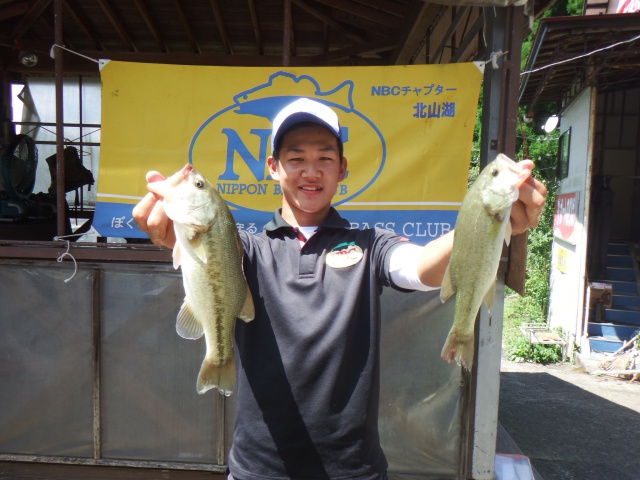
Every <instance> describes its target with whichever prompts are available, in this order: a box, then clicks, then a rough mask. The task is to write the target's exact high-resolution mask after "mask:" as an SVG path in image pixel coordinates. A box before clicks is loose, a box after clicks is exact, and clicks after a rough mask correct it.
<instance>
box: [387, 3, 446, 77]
mask: <svg viewBox="0 0 640 480" xmlns="http://www.w3.org/2000/svg"><path fill="white" fill-rule="evenodd" d="M446 8H447V7H445V6H443V5H435V4H432V3H429V2H423V1H417V2H415V3H414V5H413V8H412V10H411V12H410V13H409V14H408V15H407V18H413V19H414V20H413V22H411V23H409V24H407V25H406V26H405V28H404V30H403V31H402V33H401V34H400V38H399V39H398V41H397V47H396V49H395V51H394V52H393V55H392V56H391V64H392V65H407V64H409V63H410V62H411V60H412V58H414V57H415V55H416V54H417V53H418V50H419V47H420V45H421V43H422V39H423V38H425V36H428V31H427V30H428V28H429V26H430V25H431V24H432V23H433V22H434V21H435V20H436V19H437V18H438V16H439V14H440V12H442V11H444V10H445V9H446Z"/></svg>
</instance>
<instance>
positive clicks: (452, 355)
mask: <svg viewBox="0 0 640 480" xmlns="http://www.w3.org/2000/svg"><path fill="white" fill-rule="evenodd" d="M530 174H531V171H530V169H525V168H522V167H521V166H520V165H519V164H518V163H516V162H514V161H513V160H511V159H510V158H509V157H507V156H506V155H503V154H498V156H497V157H496V159H495V160H494V161H493V162H491V163H490V164H488V165H487V166H486V167H485V168H484V169H483V170H482V172H481V173H480V175H479V176H478V178H477V179H476V181H475V182H474V183H473V185H471V187H470V188H469V191H468V192H467V194H466V195H465V197H464V199H463V201H462V205H461V207H460V212H459V213H458V219H457V220H456V225H455V232H454V240H453V250H452V252H451V260H450V261H449V265H448V267H447V270H446V271H445V274H444V279H443V281H442V288H441V290H440V299H441V300H442V302H443V303H444V302H445V301H446V300H447V299H448V298H449V297H450V296H451V295H453V294H454V293H455V294H456V304H455V312H454V320H453V325H452V326H451V330H450V331H449V335H448V336H447V339H446V341H445V344H444V347H443V348H442V352H441V357H442V358H443V359H444V360H446V361H448V362H452V361H453V360H454V359H455V360H456V361H457V362H458V364H459V365H462V366H463V367H464V368H466V369H467V370H471V368H472V366H473V356H474V327H475V319H476V316H477V314H478V310H479V309H480V306H481V304H482V303H483V301H484V303H485V305H486V306H487V309H488V310H489V311H491V307H492V303H493V296H494V292H495V279H496V274H497V271H498V265H499V263H500V255H501V253H502V245H503V241H504V240H505V238H507V237H510V231H509V226H510V225H509V215H510V212H511V205H512V204H513V203H514V202H515V201H516V200H517V199H518V188H519V187H520V185H521V184H522V183H523V182H525V181H526V179H527V178H528V177H529V176H530Z"/></svg>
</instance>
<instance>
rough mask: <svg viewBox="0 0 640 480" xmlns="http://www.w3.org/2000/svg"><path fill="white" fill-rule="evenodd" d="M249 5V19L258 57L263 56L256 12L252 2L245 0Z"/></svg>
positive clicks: (262, 45)
mask: <svg viewBox="0 0 640 480" xmlns="http://www.w3.org/2000/svg"><path fill="white" fill-rule="evenodd" d="M247 2H248V4H249V15H250V17H251V27H252V28H253V36H254V37H255V40H256V45H257V47H258V55H264V44H263V42H262V32H261V31H260V22H259V20H258V12H257V11H256V5H255V3H254V0H247Z"/></svg>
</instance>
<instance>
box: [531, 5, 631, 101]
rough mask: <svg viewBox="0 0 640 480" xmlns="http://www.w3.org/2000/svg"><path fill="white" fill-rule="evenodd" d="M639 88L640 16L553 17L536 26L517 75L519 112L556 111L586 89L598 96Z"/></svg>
mask: <svg viewBox="0 0 640 480" xmlns="http://www.w3.org/2000/svg"><path fill="white" fill-rule="evenodd" d="M639 84H640V13H630V14H617V15H616V14H613V15H598V16H579V17H551V18H545V19H543V20H541V21H540V26H539V28H538V31H537V33H536V36H535V38H534V41H533V45H532V47H531V53H530V55H529V57H528V60H527V64H526V66H525V68H524V70H523V73H522V75H521V82H520V92H519V94H520V97H519V103H520V105H521V106H526V107H527V110H528V111H533V110H534V109H535V107H536V106H537V105H540V104H546V103H549V102H556V103H557V105H558V110H560V108H561V106H562V104H563V102H564V103H566V101H568V100H570V99H571V98H572V97H573V96H575V95H576V94H577V93H579V91H580V90H581V89H582V88H583V87H585V86H596V87H597V88H598V89H599V90H601V91H606V90H615V89H620V88H625V87H629V86H637V85H639Z"/></svg>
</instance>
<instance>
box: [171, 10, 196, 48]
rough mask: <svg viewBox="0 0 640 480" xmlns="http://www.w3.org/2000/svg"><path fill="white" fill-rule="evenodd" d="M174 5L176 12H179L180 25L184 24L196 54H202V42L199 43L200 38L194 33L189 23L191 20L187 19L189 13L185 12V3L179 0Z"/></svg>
mask: <svg viewBox="0 0 640 480" xmlns="http://www.w3.org/2000/svg"><path fill="white" fill-rule="evenodd" d="M173 3H174V5H175V7H176V10H177V11H178V18H179V20H180V23H182V26H183V27H184V29H185V30H186V32H187V35H188V37H189V40H190V41H191V45H192V46H193V50H194V51H195V52H196V53H202V48H201V47H200V42H198V38H197V37H196V34H195V32H194V31H193V27H192V25H191V23H190V22H189V20H188V19H187V12H185V10H184V6H183V3H182V2H180V1H179V0H174V1H173Z"/></svg>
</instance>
